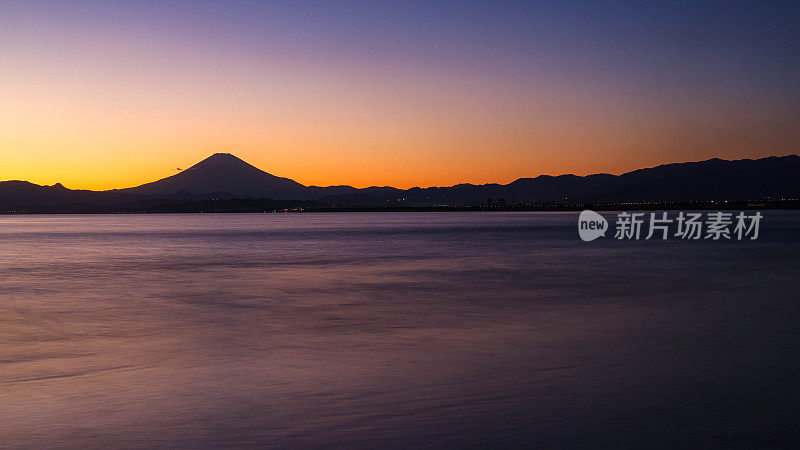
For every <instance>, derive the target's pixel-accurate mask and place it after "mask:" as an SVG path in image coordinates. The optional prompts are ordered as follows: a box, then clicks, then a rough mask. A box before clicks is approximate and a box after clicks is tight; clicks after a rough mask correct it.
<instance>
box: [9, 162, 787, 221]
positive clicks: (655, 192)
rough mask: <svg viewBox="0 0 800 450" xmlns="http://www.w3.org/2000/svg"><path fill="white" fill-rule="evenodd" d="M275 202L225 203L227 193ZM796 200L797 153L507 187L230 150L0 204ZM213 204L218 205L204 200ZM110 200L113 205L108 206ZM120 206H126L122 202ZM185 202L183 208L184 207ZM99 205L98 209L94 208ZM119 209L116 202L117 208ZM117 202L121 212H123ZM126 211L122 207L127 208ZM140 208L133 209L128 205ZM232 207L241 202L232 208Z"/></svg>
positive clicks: (145, 207)
mask: <svg viewBox="0 0 800 450" xmlns="http://www.w3.org/2000/svg"><path fill="white" fill-rule="evenodd" d="M237 198H238V199H247V198H251V199H270V200H273V201H272V202H263V201H262V202H260V203H253V202H249V203H247V202H245V203H242V202H230V201H223V200H231V199H237ZM784 198H791V199H797V198H800V156H798V155H789V156H781V157H776V156H771V157H768V158H762V159H741V160H736V161H727V160H722V159H716V158H715V159H710V160H707V161H700V162H688V163H675V164H666V165H662V166H657V167H652V168H647V169H639V170H635V171H632V172H628V173H624V174H622V175H609V174H595V175H588V176H583V177H581V176H575V175H560V176H556V177H553V176H548V175H540V176H538V177H536V178H520V179H518V180H516V181H514V182H512V183H509V184H505V185H503V184H483V185H473V184H458V185H455V186H450V187H429V188H411V189H405V190H404V189H397V188H393V187H369V188H364V189H358V188H354V187H352V186H329V187H318V186H304V185H302V184H300V183H298V182H296V181H293V180H291V179H289V178H282V177H278V176H275V175H272V174H269V173H267V172H264V171H263V170H261V169H258V168H256V167H254V166H252V165H250V164H248V163H246V162H245V161H242V160H241V159H239V158H237V157H235V156H233V155H231V154H227V153H216V154H214V155H212V156H210V157H208V158H206V159H204V160H203V161H201V162H199V163H197V164H195V165H194V166H192V167H190V168H188V169H186V170H184V171H182V172H180V173H178V174H176V175H173V176H170V177H167V178H164V179H161V180H158V181H154V182H152V183H147V184H143V185H141V186H137V187H133V188H128V189H118V190H111V191H86V190H71V189H67V188H65V187H64V186H61V185H60V184H56V185H53V186H40V185H36V184H32V183H28V182H26V181H3V182H0V208H2V209H3V210H6V211H7V210H14V209H16V210H25V211H33V210H35V211H39V212H46V211H57V212H69V211H73V210H74V211H76V212H85V211H117V210H119V211H121V210H126V211H127V210H135V211H139V210H142V211H166V210H168V209H170V208H172V209H173V210H176V211H184V210H185V211H194V210H198V208H199V210H206V209H203V208H212V206H213V208H212V210H218V209H220V208H223V209H225V208H227V210H241V208H245V209H247V208H254V209H255V210H257V209H259V208H267V207H269V206H270V205H273V206H274V207H275V209H278V208H280V209H290V208H304V207H314V208H318V207H324V206H326V205H327V206H335V207H406V206H409V207H417V206H439V205H450V206H462V205H479V204H481V203H482V202H484V201H485V200H486V199H493V200H494V201H497V200H499V199H503V200H504V201H505V203H506V204H515V203H541V202H560V203H593V202H634V201H635V202H641V201H651V202H658V201H672V202H682V201H708V200H770V199H771V200H777V199H784ZM208 201H213V202H216V203H208ZM115 205H116V206H115ZM119 205H127V206H125V207H124V208H122V206H119ZM181 205H182V206H181ZM101 206H102V207H101ZM115 208H116V209H115ZM120 208H122V209H120ZM126 208H127V209H126ZM135 208H138V209H135ZM237 208H238V209H237Z"/></svg>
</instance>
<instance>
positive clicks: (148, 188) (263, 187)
mask: <svg viewBox="0 0 800 450" xmlns="http://www.w3.org/2000/svg"><path fill="white" fill-rule="evenodd" d="M182 191H183V192H190V193H193V194H212V193H226V194H229V195H232V196H240V197H255V198H276V199H285V198H295V199H298V198H303V197H305V195H304V194H305V192H306V187H305V186H303V185H302V184H300V183H298V182H296V181H294V180H290V179H288V178H281V177H277V176H275V175H272V174H269V173H267V172H264V171H263V170H261V169H259V168H257V167H254V166H252V165H250V164H248V163H246V162H244V161H242V160H241V159H239V158H237V157H236V156H233V155H231V154H230V153H215V154H213V155H211V156H209V157H208V158H206V159H204V160H202V161H200V162H199V163H197V164H195V165H193V166H192V167H190V168H188V169H186V170H184V171H182V172H180V173H177V174H175V175H172V176H170V177H167V178H163V179H161V180H158V181H154V182H152V183H147V184H143V185H141V186H137V187H133V188H128V189H121V190H119V192H126V193H133V194H140V195H169V194H175V193H178V192H182Z"/></svg>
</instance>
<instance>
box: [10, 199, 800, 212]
mask: <svg viewBox="0 0 800 450" xmlns="http://www.w3.org/2000/svg"><path fill="white" fill-rule="evenodd" d="M584 209H591V210H595V211H660V210H684V211H685V210H739V211H741V210H749V209H758V210H769V209H775V210H797V209H800V199H783V200H760V201H752V200H737V201H729V200H722V201H692V202H608V203H528V204H515V205H484V206H443V205H441V206H407V207H399V206H395V207H377V206H376V207H355V206H354V207H325V206H322V207H320V206H316V207H293V206H287V207H276V204H275V201H274V200H269V199H227V200H211V201H204V202H187V203H162V204H158V205H149V206H144V205H139V206H128V207H120V206H107V207H103V206H96V205H67V206H53V207H31V208H25V209H7V210H0V215H20V214H258V213H262V214H263V213H339V212H456V211H459V212H502V211H506V212H513V211H520V212H523V211H530V212H535V211H541V212H546V211H553V212H557V211H565V212H566V211H582V210H584Z"/></svg>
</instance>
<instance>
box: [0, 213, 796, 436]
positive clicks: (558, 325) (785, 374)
mask: <svg viewBox="0 0 800 450" xmlns="http://www.w3.org/2000/svg"><path fill="white" fill-rule="evenodd" d="M764 214H765V218H764V219H763V221H762V227H761V236H760V238H759V239H758V240H756V241H741V242H738V241H719V242H711V241H699V242H698V241H694V242H685V241H680V240H675V239H671V240H667V241H663V242H662V241H631V242H623V241H616V240H609V239H600V240H597V241H594V242H590V243H584V242H582V241H580V240H579V238H578V235H577V226H576V221H577V213H500V212H498V213H327V214H326V213H318V214H250V215H215V214H197V215H109V216H0V446H2V447H7V446H13V447H35V448H38V447H42V446H67V447H94V446H104V447H153V448H158V447H164V446H179V447H234V446H265V447H268V446H275V447H287V446H291V447H331V446H371V447H378V446H404V447H407V446H414V447H417V446H431V447H451V446H463V447H523V446H524V447H530V446H542V447H603V446H628V447H643V446H659V447H663V446H667V447H678V446H693V447H696V446H714V447H726V448H731V447H733V448H737V447H744V448H746V447H751V446H756V447H759V446H767V447H769V446H776V447H782V446H783V447H797V446H800V430H799V429H798V422H799V421H800V413H799V411H800V386H798V380H800V213H797V212H780V211H774V212H773V211H766V212H764ZM609 217H613V215H609Z"/></svg>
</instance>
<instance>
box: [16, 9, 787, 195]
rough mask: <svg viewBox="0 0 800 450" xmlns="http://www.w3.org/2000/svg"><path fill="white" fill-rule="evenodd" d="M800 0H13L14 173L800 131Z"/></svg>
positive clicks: (364, 161)
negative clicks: (220, 155)
mask: <svg viewBox="0 0 800 450" xmlns="http://www.w3.org/2000/svg"><path fill="white" fill-rule="evenodd" d="M798 23H800V2H796V1H792V2H778V1H772V2H736V1H725V2H695V1H692V2H664V3H663V4H655V3H653V2H642V1H631V2H614V1H602V2H569V1H554V2H534V1H526V2H490V1H486V2H475V1H466V0H464V1H453V2H450V1H430V0H429V1H421V2H416V1H398V2H391V3H390V2H378V1H363V2H350V1H327V2H303V1H297V0H295V1H289V2H278V1H253V2H244V1H242V2H235V1H223V2H200V1H192V2H178V1H163V2H146V1H132V2H35V1H19V2H15V1H12V2H8V1H2V0H0V180H6V179H25V180H29V181H32V182H35V183H39V184H53V183H56V182H61V183H63V184H64V185H66V186H67V187H70V188H89V189H107V188H118V187H129V186H133V185H138V184H141V183H144V182H147V181H152V180H154V179H157V178H161V177H164V176H168V175H172V174H174V173H176V169H177V168H186V167H188V166H190V165H192V164H194V163H196V162H197V161H199V160H201V159H203V158H205V157H207V156H208V155H210V154H211V153H214V152H230V153H233V154H235V155H237V156H239V157H241V158H243V159H245V160H246V161H248V162H250V163H252V164H254V165H256V166H258V167H259V168H261V169H264V170H266V171H268V172H270V173H273V174H276V175H280V176H286V177H290V178H293V179H295V180H297V181H299V182H301V183H304V184H314V185H332V184H350V185H354V186H358V187H364V186H369V185H393V186H397V187H411V186H432V185H439V186H441V185H451V184H455V183H459V182H472V183H486V182H501V183H507V182H510V181H513V180H514V179H516V178H519V177H525V176H536V175H539V174H561V173H575V174H579V175H584V174H588V173H595V172H608V173H621V172H624V171H628V170H632V169H636V168H639V167H647V166H653V165H657V164H661V163H667V162H677V161H693V160H701V159H708V158H712V157H722V158H746V157H761V156H767V155H785V154H793V153H797V152H798V144H800V119H798V118H800V56H799V55H800V27H799V26H798Z"/></svg>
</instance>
